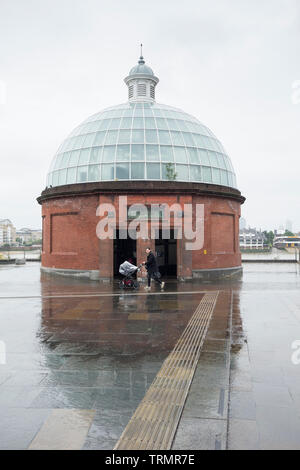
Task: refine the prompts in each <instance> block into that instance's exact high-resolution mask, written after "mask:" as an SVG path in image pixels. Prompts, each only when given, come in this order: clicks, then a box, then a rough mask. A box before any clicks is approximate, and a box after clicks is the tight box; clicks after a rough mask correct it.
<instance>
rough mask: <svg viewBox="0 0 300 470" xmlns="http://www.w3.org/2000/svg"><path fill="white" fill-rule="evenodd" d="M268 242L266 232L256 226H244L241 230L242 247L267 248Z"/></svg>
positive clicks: (242, 248) (243, 248) (244, 248)
mask: <svg viewBox="0 0 300 470" xmlns="http://www.w3.org/2000/svg"><path fill="white" fill-rule="evenodd" d="M267 247H268V243H267V239H266V236H265V234H264V233H263V232H262V231H261V230H256V228H247V229H246V228H244V229H243V230H240V248H241V250H246V249H253V250H255V249H256V250H257V249H262V248H267Z"/></svg>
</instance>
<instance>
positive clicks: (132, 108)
mask: <svg viewBox="0 0 300 470" xmlns="http://www.w3.org/2000/svg"><path fill="white" fill-rule="evenodd" d="M170 169H171V173H173V176H175V175H176V181H190V182H196V183H199V182H201V183H212V184H218V185H222V186H229V187H232V188H236V178H235V174H234V170H233V167H232V164H231V161H230V158H229V157H228V155H227V153H226V151H225V150H224V148H223V146H222V144H221V143H220V141H219V140H218V139H217V138H216V137H215V136H214V134H213V133H212V132H211V131H210V130H209V129H208V128H207V127H206V126H204V125H203V124H201V123H200V122H199V121H198V120H197V119H196V118H194V117H193V116H190V115H189V114H186V113H184V112H183V111H181V110H180V109H176V108H173V107H170V106H166V105H163V104H158V103H155V102H153V103H149V102H136V103H134V102H133V103H131V102H128V103H125V104H121V105H118V106H113V107H110V108H107V109H104V110H103V111H101V112H100V113H97V114H94V115H93V116H91V117H89V118H88V119H86V120H85V121H84V122H83V123H82V124H80V125H79V126H78V127H76V128H75V129H74V131H73V132H72V133H71V134H70V136H69V137H68V138H67V139H66V140H65V141H64V142H63V143H62V145H61V146H60V147H59V149H58V151H57V153H56V155H55V156H54V158H53V161H52V164H51V167H50V170H49V173H48V176H47V186H48V187H49V186H60V185H64V184H74V183H84V182H94V181H116V180H122V181H126V180H166V181H167V180H169V179H170Z"/></svg>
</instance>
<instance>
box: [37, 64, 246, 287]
mask: <svg viewBox="0 0 300 470" xmlns="http://www.w3.org/2000/svg"><path fill="white" fill-rule="evenodd" d="M125 83H126V84H127V86H128V96H129V99H128V102H127V103H125V104H122V105H118V106H114V107H111V108H108V109H105V110H104V111H102V112H100V113H97V114H95V115H93V116H91V117H90V118H88V119H87V120H86V121H84V122H83V123H82V124H80V125H79V126H78V127H77V128H76V129H75V130H74V131H73V132H72V133H71V134H70V136H69V137H68V138H67V139H66V140H65V141H64V142H63V143H62V145H61V146H60V148H59V149H58V152H57V154H56V155H55V157H54V159H53V161H52V164H51V167H50V170H49V173H48V177H47V187H46V189H45V190H44V191H43V192H42V194H41V196H40V197H39V198H38V202H39V203H40V204H41V205H42V219H43V252H42V270H44V271H46V272H54V273H61V274H69V275H75V276H87V277H89V278H90V279H95V280H96V279H113V277H114V276H115V275H116V274H117V273H118V267H119V264H120V263H121V262H123V261H125V260H126V259H131V260H132V261H134V262H135V263H137V264H139V263H140V262H142V261H143V260H144V259H145V248H146V247H147V246H150V247H151V248H152V249H153V250H154V251H156V252H157V254H158V263H159V265H160V270H161V272H162V273H163V274H165V275H167V276H168V275H169V276H170V275H173V276H174V275H175V276H177V277H178V278H179V279H181V278H183V279H184V278H185V279H191V278H201V279H203V278H206V279H211V278H216V277H220V276H233V275H235V274H238V273H240V272H241V255H240V250H239V217H240V205H241V204H242V203H243V202H244V197H243V196H242V195H241V193H240V191H239V190H238V189H237V188H236V179H235V174H234V170H233V167H232V164H231V161H230V158H229V157H228V155H227V153H226V151H225V150H224V148H223V146H222V144H221V143H220V141H219V140H218V139H217V138H216V137H215V136H214V134H213V133H212V132H211V131H210V130H209V129H208V128H207V127H206V126H204V125H203V124H202V123H200V122H199V121H198V120H197V119H196V118H194V117H193V116H190V115H188V114H186V113H184V112H183V111H181V110H179V109H177V108H173V107H170V106H166V105H161V104H158V103H156V102H155V86H156V84H157V83H158V78H157V77H156V76H155V75H154V73H153V71H152V69H151V68H150V67H148V66H146V65H145V61H144V59H143V57H140V60H139V62H138V65H137V66H135V67H133V68H132V69H131V71H130V73H129V75H128V76H127V77H126V78H125ZM124 196H127V210H129V212H128V213H127V212H126V218H127V220H128V222H130V221H131V220H132V219H134V217H132V216H131V213H130V206H132V205H133V204H140V205H141V204H143V205H144V206H145V207H146V209H147V210H148V208H149V210H150V208H151V205H153V204H154V205H160V206H161V205H163V204H167V205H169V206H171V205H172V204H177V209H178V211H177V213H174V214H173V213H171V217H170V232H169V233H168V234H167V235H168V237H167V238H165V233H164V232H163V230H162V226H163V221H164V217H165V216H164V213H163V210H161V212H159V213H158V215H157V218H156V222H155V223H156V232H155V234H156V235H155V236H154V235H153V233H152V234H151V233H150V230H149V234H148V236H146V237H145V236H143V237H140V238H137V239H136V240H133V239H131V238H127V239H122V238H121V237H120V229H121V228H122V227H120V226H119V222H118V219H119V217H118V216H119V213H118V211H119V203H120V197H123V198H124ZM105 203H106V204H110V205H111V206H110V207H111V208H112V211H107V212H106V213H105V217H108V218H109V217H111V214H110V212H115V215H116V220H115V231H114V237H113V238H107V239H99V238H98V235H97V233H96V230H97V226H98V223H99V221H100V220H101V218H102V216H103V215H102V216H101V217H100V216H99V215H98V214H99V212H98V211H97V210H98V208H99V206H101V204H105ZM184 204H185V205H189V207H190V208H192V212H191V214H190V222H192V227H193V230H195V228H196V226H197V227H198V225H197V223H198V222H199V220H196V219H197V218H196V207H198V206H197V205H201V207H202V208H203V221H202V222H203V223H202V225H201V224H200V225H201V231H202V232H203V233H202V236H203V245H201V247H200V248H199V249H196V250H195V249H193V250H190V249H187V244H186V243H187V239H185V236H183V238H182V237H179V235H178V234H179V233H180V223H182V219H183V215H182V214H180V208H182V211H183V212H184V208H185V207H187V206H184ZM128 208H129V209H128ZM185 220H188V217H186V219H185ZM149 224H150V222H149ZM200 225H199V227H200ZM199 232H200V229H199ZM199 235H200V234H199Z"/></svg>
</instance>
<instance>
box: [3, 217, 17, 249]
mask: <svg viewBox="0 0 300 470" xmlns="http://www.w3.org/2000/svg"><path fill="white" fill-rule="evenodd" d="M13 243H16V229H15V227H14V225H13V224H12V222H11V221H10V220H9V219H0V246H3V245H12V244H13Z"/></svg>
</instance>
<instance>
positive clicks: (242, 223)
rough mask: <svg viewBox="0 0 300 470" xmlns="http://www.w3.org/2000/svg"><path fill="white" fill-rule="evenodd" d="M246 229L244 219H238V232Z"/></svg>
mask: <svg viewBox="0 0 300 470" xmlns="http://www.w3.org/2000/svg"><path fill="white" fill-rule="evenodd" d="M245 228H246V219H244V217H241V218H240V230H244V229H245Z"/></svg>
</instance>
